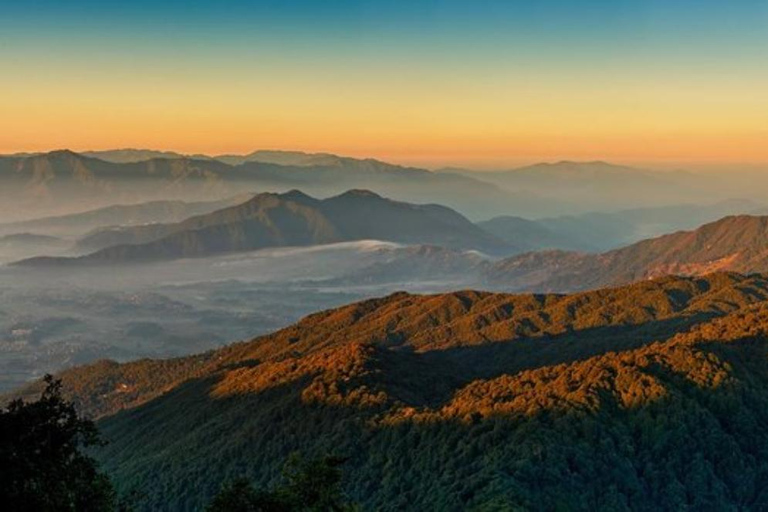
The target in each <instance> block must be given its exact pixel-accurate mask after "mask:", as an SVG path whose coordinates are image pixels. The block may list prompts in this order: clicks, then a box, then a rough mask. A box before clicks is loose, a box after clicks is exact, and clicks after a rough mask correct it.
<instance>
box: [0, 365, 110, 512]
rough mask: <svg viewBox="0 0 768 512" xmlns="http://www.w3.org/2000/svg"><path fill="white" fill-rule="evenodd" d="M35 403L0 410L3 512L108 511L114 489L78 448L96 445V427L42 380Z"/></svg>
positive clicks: (54, 383)
mask: <svg viewBox="0 0 768 512" xmlns="http://www.w3.org/2000/svg"><path fill="white" fill-rule="evenodd" d="M45 384H46V387H45V390H44V391H43V393H42V395H41V397H40V399H39V400H38V401H36V402H24V401H23V400H20V399H18V400H14V401H12V402H10V403H9V404H8V406H7V407H6V408H5V409H0V496H2V504H3V507H4V508H5V510H14V511H18V512H26V511H35V512H48V511H57V512H59V511H78V512H79V511H89V512H90V511H93V512H100V511H112V510H115V508H116V498H115V491H114V489H113V487H112V484H111V482H110V481H109V479H108V478H107V477H106V476H105V475H104V474H102V473H100V472H99V470H98V468H97V465H96V462H95V461H94V460H93V459H92V458H90V457H89V456H87V455H85V454H84V453H83V452H82V451H81V448H83V447H88V446H94V445H98V444H100V442H101V441H100V439H99V435H98V431H97V430H96V426H95V425H94V423H93V422H92V421H90V420H87V419H83V418H81V417H80V416H79V415H78V413H77V410H76V409H75V406H74V404H72V403H71V402H69V401H67V400H65V399H64V398H63V397H62V395H61V381H58V380H54V378H53V377H51V376H50V375H46V377H45Z"/></svg>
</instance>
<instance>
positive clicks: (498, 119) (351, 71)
mask: <svg viewBox="0 0 768 512" xmlns="http://www.w3.org/2000/svg"><path fill="white" fill-rule="evenodd" d="M86 4H87V2H86V3H84V4H83V8H84V9H88V8H90V9H93V12H94V19H96V20H107V21H108V20H109V19H110V18H109V16H112V17H113V18H112V21H113V22H114V23H116V25H114V31H110V30H108V28H109V25H107V28H105V26H102V25H100V24H97V23H95V21H94V22H93V23H86V22H84V21H82V19H83V18H74V17H73V18H72V19H69V18H67V16H66V15H65V13H57V12H56V11H55V10H53V11H52V12H50V13H49V15H50V16H49V19H47V18H45V17H43V21H42V22H40V21H39V20H38V22H33V21H30V20H32V19H33V18H32V16H31V14H33V13H29V12H24V11H23V10H19V11H18V12H17V13H13V12H11V13H10V15H11V16H14V15H15V16H16V20H15V21H16V23H11V22H9V20H8V18H6V19H5V21H4V22H0V29H2V28H6V29H7V30H5V31H4V32H0V66H2V70H3V80H2V81H0V152H4V153H8V152H18V151H45V150H50V149H55V148H70V149H74V150H85V149H107V148H122V147H139V148H152V149H170V150H176V151H181V152H189V153H197V152H200V153H208V154H218V153H245V152H250V151H252V150H254V149H260V148H270V149H298V150H307V151H330V152H337V153H343V154H349V155H353V156H373V157H378V158H383V159H389V160H393V161H397V162H403V163H412V164H419V165H426V166H441V165H466V166H476V167H484V168H493V167H503V166H505V165H514V164H518V163H523V162H531V161H536V160H553V159H605V160H615V161H622V162H633V163H640V162H643V163H657V164H659V165H661V166H663V165H672V164H674V165H677V164H678V163H686V162H690V163H691V164H693V165H695V164H717V163H730V162H734V163H765V162H768V57H766V56H767V55H768V44H766V42H767V41H768V36H765V34H764V33H761V32H760V31H759V29H760V27H763V28H767V27H768V23H767V22H768V16H766V12H768V10H767V9H766V6H765V2H751V3H750V5H751V6H752V7H751V9H747V8H746V7H745V8H744V9H741V10H733V9H731V10H727V13H724V12H723V11H722V9H723V8H722V7H716V4H714V3H710V2H704V4H706V6H705V9H706V8H709V9H710V10H711V12H709V13H706V12H705V13H704V14H702V13H699V14H697V16H698V17H696V18H695V19H693V20H691V19H689V18H686V12H687V11H686V10H685V9H684V8H683V7H685V5H682V4H685V2H681V5H680V6H678V7H680V8H679V9H674V10H671V11H669V12H668V11H665V10H664V9H665V7H663V6H662V4H659V5H656V6H655V8H654V9H655V10H653V9H651V10H648V9H650V8H648V9H642V8H638V7H636V8H634V9H633V10H631V12H623V11H620V10H619V11H617V12H615V13H613V16H612V17H610V19H608V20H597V21H601V22H603V25H598V24H597V21H595V20H594V19H592V18H587V17H586V15H585V17H584V20H582V21H581V22H580V23H581V25H583V26H580V25H579V20H578V19H576V20H575V21H573V19H572V18H568V17H567V16H566V15H567V14H568V12H566V11H563V12H562V13H561V14H562V15H563V20H564V21H563V22H562V23H561V24H558V23H554V22H553V21H552V20H550V18H548V17H547V16H545V15H541V13H537V12H527V11H526V12H523V13H514V12H511V13H508V14H509V16H510V18H509V23H508V24H505V23H504V19H503V16H502V15H500V14H498V12H497V11H494V12H496V17H502V19H501V20H498V19H494V20H491V19H490V18H487V17H486V13H483V12H482V10H480V12H475V11H471V12H470V14H465V16H470V15H472V16H473V17H471V20H472V23H469V22H463V21H462V22H459V21H457V20H461V18H460V17H459V16H460V15H461V14H462V13H464V11H463V10H458V11H456V9H454V10H453V11H446V9H445V7H444V6H438V7H434V4H432V5H433V8H432V10H429V9H426V10H425V11H424V12H426V14H424V12H422V11H419V12H420V13H422V14H421V15H422V16H423V17H424V20H422V22H421V23H416V24H415V26H410V25H404V22H403V21H402V19H400V18H399V16H404V14H403V13H399V12H395V13H390V12H386V13H383V14H382V13H378V12H374V13H369V12H368V11H364V10H363V11H360V12H357V11H356V12H357V14H356V15H355V16H357V18H355V19H354V20H353V21H357V22H358V23H363V24H364V23H370V20H369V18H370V17H375V16H379V17H380V18H382V19H386V20H390V19H391V21H389V22H388V23H383V22H382V23H375V24H372V25H371V26H372V27H373V28H369V29H368V30H367V31H364V30H362V29H361V30H357V29H355V30H349V29H348V30H349V33H344V32H339V31H338V30H341V29H339V28H338V27H330V28H327V29H324V30H319V29H316V28H313V27H314V26H313V25H312V24H311V23H309V22H308V21H307V20H303V19H301V18H299V19H293V18H291V17H290V16H288V17H286V18H284V17H279V19H276V20H272V25H265V26H268V27H271V28H272V29H274V30H266V29H265V31H263V32H262V31H259V30H258V23H255V22H254V25H252V26H251V25H244V26H243V27H240V31H239V32H235V31H234V28H233V25H232V24H233V23H235V21H234V20H233V19H230V17H227V16H226V13H224V14H222V15H221V17H220V18H218V19H217V18H213V19H211V18H210V14H209V16H208V17H207V18H206V17H203V14H202V13H198V15H199V16H200V19H201V20H203V21H200V20H195V19H193V20H186V19H184V18H182V21H185V22H186V23H181V22H179V23H178V24H176V23H167V24H165V25H162V24H161V25H159V26H157V25H155V24H153V23H148V22H146V20H144V19H143V18H137V19H136V20H134V21H131V20H132V18H131V17H130V16H128V15H127V14H125V13H122V16H123V18H124V19H123V18H121V19H123V21H116V20H118V18H117V17H118V16H120V15H121V13H119V12H118V13H115V12H110V11H108V10H107V11H99V10H98V9H97V8H96V7H95V5H96V4H93V5H90V4H87V5H86ZM595 4H601V2H595ZM630 4H631V2H630ZM651 4H656V3H655V2H650V3H648V5H651ZM355 5H357V4H355ZM552 5H553V6H554V7H553V8H555V7H558V6H559V7H560V8H561V10H563V9H565V7H562V5H563V4H562V3H559V2H553V3H552ZM605 5H608V4H605ZM144 8H145V9H147V10H151V9H152V7H150V4H147V5H146V6H145V7H144ZM214 8H215V7H211V9H214ZM297 8H299V7H297ZM51 9H53V8H52V7H51ZM306 9H310V7H306ZM455 11H456V12H455ZM732 11H735V12H732ZM206 12H207V11H206ZM211 12H218V11H211ZM502 12H503V13H505V14H506V13H507V11H502ZM557 12H559V11H557ZM595 12H600V13H602V11H595ZM435 13H437V14H435ZM289 14H290V13H289ZM320 14H322V13H320ZM514 14H517V15H518V17H513V15H514ZM726 14H727V15H726ZM147 15H148V16H149V15H150V14H149V12H148V13H147ZM155 15H156V16H159V14H158V13H155ZM318 15H319V14H318ZM487 15H488V16H491V15H492V13H488V14H487ZM602 15H605V16H607V15H606V14H601V16H602ZM718 15H719V16H720V18H718ZM57 16H58V18H57ZM233 16H234V15H233ZM520 16H529V17H530V18H531V20H530V21H531V23H530V24H529V25H526V24H525V23H523V22H524V21H525V20H522V21H521V20H520V19H518V18H519V17H520ZM593 16H595V15H594V13H593ZM673 16H678V17H680V19H678V20H676V21H677V22H678V24H677V25H675V23H673V21H675V20H674V18H673V19H670V17H673ZM750 16H752V17H751V18H750ZM454 17H455V18H456V19H454ZM638 17H639V18H640V21H637V20H635V19H634V18H638ZM689 17H690V16H689ZM46 19H47V23H46ZM160 19H161V20H162V17H161V18H160ZM254 19H259V20H260V19H262V18H259V17H257V16H256V15H255V14H254ZM403 19H404V18H403ZM409 19H410V18H409ZM62 20H63V21H64V22H62V23H59V21H62ZM398 20H400V22H398ZM568 20H571V21H573V23H570V22H568ZM681 20H682V22H681ZM723 20H725V21H723ZM11 21H13V20H11ZM195 21H197V23H194V22H195ZM310 21H311V20H310ZM484 21H485V22H486V23H485V25H484V24H483V22H484ZM105 23H106V21H105ZM536 23H539V25H540V26H538V27H537V26H536ZM553 23H554V25H553ZM574 23H575V25H574ZM611 23H613V25H615V26H610V24H611ZM680 23H682V25H681V24H680ZM686 23H689V25H690V26H689V25H686ZM723 23H725V25H724V26H721V25H723ZM604 25H607V27H606V26H604ZM596 26H598V27H599V29H595V27H596ZM275 27H277V29H275ZM713 27H714V29H713ZM227 28H230V29H232V32H231V33H230V32H228V31H227V30H226V29H227ZM278 29H279V30H278ZM676 29H679V32H680V33H676V32H674V30H676ZM232 33H236V34H237V36H233V35H232ZM510 34H511V35H510Z"/></svg>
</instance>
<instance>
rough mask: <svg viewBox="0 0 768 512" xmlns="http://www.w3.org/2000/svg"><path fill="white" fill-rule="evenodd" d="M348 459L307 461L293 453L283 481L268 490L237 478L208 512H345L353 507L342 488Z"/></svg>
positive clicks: (218, 495) (284, 472) (214, 501)
mask: <svg viewBox="0 0 768 512" xmlns="http://www.w3.org/2000/svg"><path fill="white" fill-rule="evenodd" d="M345 461H346V459H344V458H341V457H322V458H315V459H309V460H304V459H302V458H301V457H299V456H298V455H296V454H294V455H292V456H291V457H290V458H289V459H288V462H287V463H286V465H285V468H284V470H283V480H284V481H283V482H282V483H281V484H280V485H279V486H277V487H275V488H273V489H271V490H269V491H266V492H260V491H257V490H255V489H254V488H253V486H252V485H251V483H250V482H248V481H247V480H244V479H237V480H234V481H232V482H230V483H228V484H225V485H224V487H222V489H221V491H220V492H219V494H217V495H216V497H215V498H214V499H213V501H212V502H211V504H210V505H209V506H208V512H299V511H301V512H333V511H336V512H346V511H351V510H354V506H353V505H351V504H350V503H348V501H347V499H346V497H345V495H344V492H343V490H342V488H341V476H342V475H341V469H340V467H341V465H342V464H343V463H344V462H345Z"/></svg>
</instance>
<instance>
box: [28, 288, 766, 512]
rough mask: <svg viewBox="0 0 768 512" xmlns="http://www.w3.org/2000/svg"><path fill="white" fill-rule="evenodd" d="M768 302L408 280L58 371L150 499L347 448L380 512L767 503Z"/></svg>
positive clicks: (677, 292) (754, 293)
mask: <svg viewBox="0 0 768 512" xmlns="http://www.w3.org/2000/svg"><path fill="white" fill-rule="evenodd" d="M767 297H768V282H767V281H766V280H765V279H764V278H763V277H760V276H752V277H744V276H740V275H737V274H713V275H710V276H706V277H703V278H671V277H670V278H663V279H658V280H653V281H648V282H643V283H638V284H634V285H631V286H626V287H622V288H615V289H607V290H600V291H596V292H588V293H581V294H575V295H569V296H563V295H522V296H515V295H504V294H490V293H482V292H470V291H466V292H456V293H450V294H444V295H434V296H414V295H409V294H404V293H401V294H395V295H392V296H389V297H385V298H381V299H374V300H369V301H364V302H361V303H357V304H352V305H349V306H345V307H342V308H338V309H335V310H330V311H326V312H322V313H317V314H314V315H310V316H309V317H307V318H305V319H304V320H302V321H301V322H299V323H298V324H296V325H295V326H292V327H289V328H286V329H283V330H281V331H278V332H277V333H275V334H272V335H269V336H265V337H261V338H257V339H255V340H253V341H250V342H245V343H239V344H235V345H232V346H230V347H226V348H223V349H221V350H218V351H214V352H209V353H206V354H203V355H200V356H197V357H189V358H182V359H177V360H169V361H137V362H134V363H128V364H124V365H118V364H114V363H108V362H102V363H98V364H95V365H91V366H87V367H81V368H78V369H74V370H71V371H68V372H65V373H64V374H63V375H62V377H63V380H64V384H65V388H66V389H68V390H69V392H70V393H71V394H72V395H73V396H74V397H75V399H76V400H77V401H78V403H79V404H80V407H81V408H82V409H83V410H85V411H89V412H90V413H92V414H96V415H97V416H100V417H101V418H102V420H101V422H100V425H101V428H102V429H103V431H104V432H105V434H106V436H107V437H108V438H109V439H110V441H111V443H110V444H109V445H108V446H107V447H105V448H104V449H103V450H101V451H100V452H99V458H100V459H101V460H102V461H103V463H104V464H105V468H106V469H108V470H109V471H110V472H111V474H112V475H113V477H114V478H115V480H116V482H117V485H118V487H119V488H120V489H121V490H123V491H130V490H131V489H141V490H142V491H144V492H146V493H147V496H146V499H145V501H144V502H142V504H141V507H143V508H146V509H152V508H157V507H161V508H162V507H164V506H171V507H174V508H194V507H198V506H199V505H200V504H201V503H204V502H205V500H206V499H208V497H209V496H211V495H212V494H213V493H215V492H216V490H217V489H218V487H219V485H220V483H221V482H222V481H224V480H226V479H228V478H232V477H234V476H242V475H246V476H248V477H250V478H251V479H252V480H254V481H255V482H257V483H260V484H262V485H266V484H268V483H269V482H272V481H274V480H275V478H277V475H278V469H279V461H281V460H283V458H284V455H285V454H286V453H289V452H290V451H293V450H301V451H304V452H308V453H322V452H325V451H332V452H334V453H343V454H345V455H348V456H349V457H350V462H349V464H350V465H351V466H352V469H351V470H350V472H349V478H348V481H347V482H346V488H347V490H348V491H349V492H350V494H351V495H352V497H353V498H354V499H355V500H357V501H359V502H361V503H363V504H364V505H365V506H366V507H367V508H371V509H384V510H395V509H399V508H403V507H406V506H408V507H416V508H418V509H420V510H467V509H476V510H489V509H490V510H496V509H502V510H509V509H531V508H538V509H542V508H543V509H548V510H549V509H553V510H554V509H557V508H559V507H560V508H561V507H564V506H567V507H568V509H569V510H595V509H597V510H659V509H667V508H670V507H671V508H674V507H677V508H681V507H682V508H691V509H697V510H703V509H712V510H731V509H732V510H736V509H739V508H742V507H748V508H753V509H754V508H760V507H761V506H764V505H765V504H766V503H767V502H766V499H768V497H766V496H764V495H763V494H762V492H761V489H763V488H764V487H765V485H766V484H768V451H765V450H763V449H762V448H760V447H761V446H768V429H765V428H764V427H762V425H765V424H766V421H767V420H768V416H766V413H765V411H766V410H768V409H766V407H765V406H766V405H768V395H766V393H765V391H764V389H765V385H766V384H768V381H766V379H768V373H767V372H766V370H765V364H764V363H765V361H764V358H765V350H766V349H768V309H766V306H765V302H764V301H765V299H766V298H767ZM29 391H30V390H28V392H29ZM595 447H599V449H597V450H596V449H595Z"/></svg>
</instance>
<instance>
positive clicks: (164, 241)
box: [19, 190, 514, 266]
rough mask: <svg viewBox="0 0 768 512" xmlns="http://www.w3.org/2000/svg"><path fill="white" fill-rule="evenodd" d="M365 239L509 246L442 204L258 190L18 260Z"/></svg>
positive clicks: (102, 259) (499, 250)
mask: <svg viewBox="0 0 768 512" xmlns="http://www.w3.org/2000/svg"><path fill="white" fill-rule="evenodd" d="M367 239H374V240H385V241H391V242H398V243H405V244H425V243H426V244H433V245H440V246H444V247H446V248H449V249H473V250H479V251H485V252H490V253H496V254H503V253H507V254H508V253H511V252H514V248H513V247H511V246H510V245H509V244H507V243H505V242H502V241H501V240H499V239H497V238H495V237H494V236H492V235H490V234H488V233H486V232H485V231H483V230H482V229H480V228H478V227H477V226H475V225H474V224H472V223H471V222H470V221H469V220H467V219H466V218H465V217H463V216H462V215H460V214H458V213H457V212H455V211H453V210H451V209H449V208H446V207H443V206H438V205H413V204H408V203H402V202H397V201H392V200H389V199H385V198H383V197H381V196H379V195H377V194H374V193H373V192H370V191H366V190H351V191H348V192H345V193H344V194H341V195H339V196H335V197H332V198H329V199H323V200H320V199H315V198H313V197H310V196H308V195H306V194H304V193H302V192H300V191H298V190H294V191H290V192H287V193H285V194H273V193H265V194H259V195H257V196H255V197H253V198H252V199H251V200H249V201H247V202H245V203H242V204H239V205H236V206H232V207H228V208H224V209H221V210H218V211H215V212H212V213H209V214H204V215H200V216H196V217H192V218H189V219H187V220H185V221H182V222H179V223H175V224H149V225H144V226H137V227H122V228H119V229H115V230H111V231H100V232H96V233H94V234H93V235H92V236H91V237H86V239H84V240H81V245H84V246H89V245H90V246H94V245H98V244H104V245H106V246H107V247H106V248H104V249H101V250H98V251H96V252H94V253H93V254H90V255H87V256H83V257H78V258H45V257H40V258H32V259H30V260H25V261H22V262H20V263H19V264H20V265H25V266H31V265H37V266H41V265H49V266H50V265H65V264H94V263H112V264H115V263H138V262H145V261H159V260H169V259H177V258H187V257H200V256H210V255H215V254H225V253H229V252H237V251H246V250H255V249H261V248H266V247H281V246H308V245H318V244H330V243H335V242H343V241H353V240H367Z"/></svg>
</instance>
